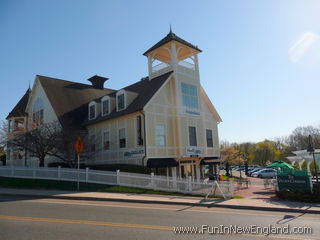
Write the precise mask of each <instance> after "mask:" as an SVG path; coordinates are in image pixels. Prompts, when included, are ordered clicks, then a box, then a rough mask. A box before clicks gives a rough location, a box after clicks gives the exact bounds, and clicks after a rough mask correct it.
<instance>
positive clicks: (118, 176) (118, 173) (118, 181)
mask: <svg viewBox="0 0 320 240" xmlns="http://www.w3.org/2000/svg"><path fill="white" fill-rule="evenodd" d="M117 185H120V170H119V169H118V170H117Z"/></svg>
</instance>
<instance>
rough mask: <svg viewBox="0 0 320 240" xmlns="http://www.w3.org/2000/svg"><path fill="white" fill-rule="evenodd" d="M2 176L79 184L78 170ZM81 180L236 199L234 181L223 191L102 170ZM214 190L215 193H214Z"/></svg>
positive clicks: (3, 172)
mask: <svg viewBox="0 0 320 240" xmlns="http://www.w3.org/2000/svg"><path fill="white" fill-rule="evenodd" d="M0 176H3V177H14V178H31V179H48V180H61V181H78V171H77V169H73V168H61V167H57V168H28V167H13V166H10V167H9V166H0ZM79 181H80V182H85V183H98V184H106V185H119V186H128V187H137V188H144V189H153V190H162V191H171V192H180V193H188V194H194V195H203V196H206V195H207V194H208V192H213V193H214V195H215V196H219V197H220V196H223V195H225V196H226V197H228V198H231V197H233V195H234V187H233V183H232V182H219V187H220V188H219V189H216V184H213V182H211V181H207V182H206V181H200V180H199V181H197V180H192V179H191V177H189V178H188V179H179V178H175V177H166V176H158V175H154V174H153V173H151V174H150V175H148V174H137V173H128V172H120V171H119V170H118V171H116V172H112V171H98V170H91V169H88V168H86V169H80V170H79ZM212 190H214V191H212Z"/></svg>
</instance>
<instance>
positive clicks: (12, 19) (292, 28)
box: [0, 0, 320, 142]
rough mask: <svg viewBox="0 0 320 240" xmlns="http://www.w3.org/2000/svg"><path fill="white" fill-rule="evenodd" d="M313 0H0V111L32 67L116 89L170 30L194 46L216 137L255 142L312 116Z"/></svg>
mask: <svg viewBox="0 0 320 240" xmlns="http://www.w3.org/2000/svg"><path fill="white" fill-rule="evenodd" d="M319 11H320V2H319V1H308V0H300V1H294V0H288V1H284V0H282V1H279V0H265V1H255V0H251V1H245V0H243V1H228V0H220V1H218V0H215V1H213V0H208V1H186V0H184V1H164V0H162V1H129V0H128V1H116V0H114V1H112V0H108V1H97V0H93V1H81V0H78V1H72V0H69V1H60V0H56V1H49V0H47V1H44V0H39V1H34V0H28V1H27V0H1V1H0V78H1V83H2V84H1V97H0V99H1V101H0V102H1V103H0V119H5V117H6V116H7V114H8V112H9V111H10V110H11V109H12V108H13V107H14V105H15V104H16V103H17V101H18V100H19V99H20V97H21V96H22V95H23V94H24V92H25V91H26V89H27V88H28V84H29V82H31V84H32V83H33V80H34V78H35V75H36V74H40V75H46V76H51V77H56V78H62V79H66V80H71V81H78V82H83V83H86V82H87V81H86V79H87V78H89V77H91V76H92V75H94V74H98V75H102V76H106V77H109V78H110V80H109V81H108V82H107V83H106V86H107V87H110V88H115V89H119V88H122V87H124V86H126V85H129V84H131V83H133V82H135V81H137V80H139V79H140V78H141V77H144V76H146V75H147V59H146V58H145V57H144V56H142V53H143V52H144V51H145V50H147V49H148V48H149V47H151V46H152V45H153V44H155V43H156V42H157V41H159V40H160V39H161V38H163V37H164V36H165V35H166V34H167V33H168V31H169V25H170V24H172V28H173V31H174V32H175V33H176V34H177V35H179V36H180V37H182V38H184V39H185V40H187V41H189V42H191V43H193V44H195V45H198V46H199V48H200V49H202V50H203V52H202V53H201V54H200V55H199V61H200V76H201V83H202V85H203V86H204V88H205V89H206V91H207V94H208V95H209V97H210V99H211V100H212V102H213V104H214V105H215V107H216V108H217V110H218V112H219V113H220V115H221V117H222V119H223V122H222V123H221V124H220V125H219V131H220V132H219V134H220V139H222V140H229V141H237V142H240V141H260V140H263V139H265V138H273V137H278V136H285V135H288V134H290V133H291V132H292V130H294V128H295V127H297V126H305V125H319V124H320V111H319V105H320V99H319V92H320V81H319V76H320V37H319V36H320V24H319V23H320V14H319Z"/></svg>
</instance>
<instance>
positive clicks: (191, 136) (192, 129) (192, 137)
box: [189, 127, 197, 147]
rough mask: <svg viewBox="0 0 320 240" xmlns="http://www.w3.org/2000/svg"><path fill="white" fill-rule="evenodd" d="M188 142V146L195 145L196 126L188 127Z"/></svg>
mask: <svg viewBox="0 0 320 240" xmlns="http://www.w3.org/2000/svg"><path fill="white" fill-rule="evenodd" d="M189 144H190V146H194V147H195V146H197V132H196V127H189Z"/></svg>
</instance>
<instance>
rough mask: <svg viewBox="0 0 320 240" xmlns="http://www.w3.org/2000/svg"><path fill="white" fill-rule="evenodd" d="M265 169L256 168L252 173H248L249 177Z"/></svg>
mask: <svg viewBox="0 0 320 240" xmlns="http://www.w3.org/2000/svg"><path fill="white" fill-rule="evenodd" d="M262 169H263V168H254V169H252V170H251V171H249V172H248V176H252V174H253V173H255V172H258V171H260V170H262Z"/></svg>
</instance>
